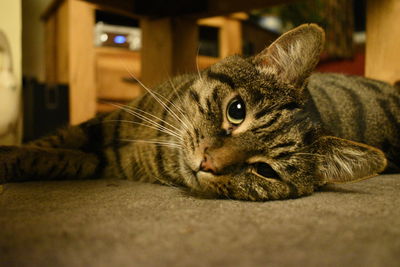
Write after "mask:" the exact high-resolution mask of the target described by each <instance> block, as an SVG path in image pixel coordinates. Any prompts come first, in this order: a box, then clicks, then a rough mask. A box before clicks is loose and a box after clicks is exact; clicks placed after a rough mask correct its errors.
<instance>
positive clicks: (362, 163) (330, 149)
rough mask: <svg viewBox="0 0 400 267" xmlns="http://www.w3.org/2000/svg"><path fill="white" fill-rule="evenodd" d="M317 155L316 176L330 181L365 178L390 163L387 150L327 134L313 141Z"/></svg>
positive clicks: (373, 174)
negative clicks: (386, 155)
mask: <svg viewBox="0 0 400 267" xmlns="http://www.w3.org/2000/svg"><path fill="white" fill-rule="evenodd" d="M314 145H315V148H314V149H315V150H314V154H317V155H318V160H317V162H318V163H317V176H318V177H320V178H321V179H322V180H323V181H325V182H327V183H346V182H356V181H359V180H364V179H367V178H370V177H373V176H375V175H377V174H378V173H380V172H382V171H383V170H384V169H385V168H386V165H387V160H386V157H385V154H384V153H383V152H382V151H381V150H379V149H377V148H375V147H372V146H368V145H365V144H361V143H357V142H354V141H350V140H346V139H341V138H338V137H333V136H324V137H321V138H319V139H318V141H317V142H316V143H315V144H314Z"/></svg>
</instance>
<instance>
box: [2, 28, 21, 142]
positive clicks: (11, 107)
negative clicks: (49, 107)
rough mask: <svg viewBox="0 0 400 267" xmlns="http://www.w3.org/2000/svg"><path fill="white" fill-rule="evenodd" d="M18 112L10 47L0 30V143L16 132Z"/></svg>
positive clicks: (17, 94) (15, 82)
mask: <svg viewBox="0 0 400 267" xmlns="http://www.w3.org/2000/svg"><path fill="white" fill-rule="evenodd" d="M18 113H19V90H18V88H17V81H16V78H15V76H14V74H13V66H12V57H11V49H10V45H9V43H8V40H7V38H6V36H5V34H4V33H3V32H2V31H1V30H0V143H1V139H2V138H3V137H4V136H6V135H9V134H14V135H16V134H17V133H16V130H17V129H16V128H17V122H18ZM14 139H16V138H14Z"/></svg>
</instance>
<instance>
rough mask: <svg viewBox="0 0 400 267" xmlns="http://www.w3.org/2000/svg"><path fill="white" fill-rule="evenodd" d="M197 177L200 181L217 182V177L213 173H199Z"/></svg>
mask: <svg viewBox="0 0 400 267" xmlns="http://www.w3.org/2000/svg"><path fill="white" fill-rule="evenodd" d="M195 175H196V177H197V179H198V180H200V181H201V180H215V178H216V177H218V176H217V175H214V174H212V173H211V172H203V171H198V172H197V173H196V174H195Z"/></svg>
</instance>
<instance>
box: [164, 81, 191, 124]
mask: <svg viewBox="0 0 400 267" xmlns="http://www.w3.org/2000/svg"><path fill="white" fill-rule="evenodd" d="M169 83H170V85H171V87H172V89H173V90H174V93H175V95H176V96H177V97H178V100H179V102H180V104H181V105H182V106H184V102H183V100H182V98H181V96H180V95H179V93H178V90H177V89H176V86H175V84H174V83H173V82H172V80H171V78H169ZM171 104H172V105H173V106H174V107H175V108H177V110H178V111H179V113H180V114H181V115H182V117H183V118H184V119H185V120H186V122H187V123H188V124H189V125H190V126H191V127H192V129H193V128H194V126H193V123H192V121H191V120H189V118H188V117H187V115H186V114H185V113H183V110H182V109H181V108H179V107H177V106H176V105H175V104H174V103H172V102H171ZM186 129H188V130H189V128H186Z"/></svg>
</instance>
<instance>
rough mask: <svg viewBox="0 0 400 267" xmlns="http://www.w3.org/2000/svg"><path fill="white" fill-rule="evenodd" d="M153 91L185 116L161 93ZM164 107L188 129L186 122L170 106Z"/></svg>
mask: <svg viewBox="0 0 400 267" xmlns="http://www.w3.org/2000/svg"><path fill="white" fill-rule="evenodd" d="M154 93H155V94H157V95H158V96H160V97H162V98H164V100H165V101H167V103H170V104H171V105H172V106H173V107H175V109H176V110H177V111H178V112H179V113H180V114H181V115H182V116H183V117H184V118H186V117H185V115H184V114H183V112H182V111H181V110H180V109H179V108H178V107H177V106H176V105H175V104H174V103H173V102H171V101H170V100H168V99H167V98H166V97H165V96H163V95H161V94H159V93H157V92H154ZM165 109H167V110H168V111H170V112H171V115H173V117H175V119H177V120H178V121H179V122H180V123H182V125H183V126H184V127H185V128H186V129H188V130H189V127H188V126H187V124H186V123H185V122H184V121H183V120H182V119H181V118H180V117H179V116H178V115H177V114H176V113H175V112H174V111H173V110H172V109H171V108H170V107H168V106H165Z"/></svg>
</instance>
